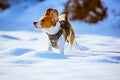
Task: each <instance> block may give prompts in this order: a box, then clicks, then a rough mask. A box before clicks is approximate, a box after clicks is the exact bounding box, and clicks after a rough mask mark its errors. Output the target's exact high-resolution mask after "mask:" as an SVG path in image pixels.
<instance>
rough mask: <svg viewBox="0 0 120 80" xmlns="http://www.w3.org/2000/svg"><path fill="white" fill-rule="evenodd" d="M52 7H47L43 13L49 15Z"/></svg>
mask: <svg viewBox="0 0 120 80" xmlns="http://www.w3.org/2000/svg"><path fill="white" fill-rule="evenodd" d="M52 10H53V9H52V8H48V9H47V10H46V12H45V15H50V12H51V11H52Z"/></svg>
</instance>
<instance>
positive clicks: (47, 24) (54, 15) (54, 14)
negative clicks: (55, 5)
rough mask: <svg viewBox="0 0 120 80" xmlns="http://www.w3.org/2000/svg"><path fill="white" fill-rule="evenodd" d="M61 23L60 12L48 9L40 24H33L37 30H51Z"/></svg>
mask: <svg viewBox="0 0 120 80" xmlns="http://www.w3.org/2000/svg"><path fill="white" fill-rule="evenodd" d="M58 21H59V18H58V11H57V10H56V9H51V8H49V9H47V10H46V12H45V14H44V16H43V17H42V18H40V20H39V21H38V22H33V24H34V27H35V28H36V29H41V28H51V27H54V26H55V25H56V23H57V22H58Z"/></svg>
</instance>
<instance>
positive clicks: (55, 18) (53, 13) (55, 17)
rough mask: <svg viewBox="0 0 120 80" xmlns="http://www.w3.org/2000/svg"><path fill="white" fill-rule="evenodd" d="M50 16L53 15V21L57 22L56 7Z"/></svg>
mask: <svg viewBox="0 0 120 80" xmlns="http://www.w3.org/2000/svg"><path fill="white" fill-rule="evenodd" d="M50 16H51V17H52V22H57V21H58V20H59V19H58V11H57V10H56V9H54V10H52V11H51V12H50Z"/></svg>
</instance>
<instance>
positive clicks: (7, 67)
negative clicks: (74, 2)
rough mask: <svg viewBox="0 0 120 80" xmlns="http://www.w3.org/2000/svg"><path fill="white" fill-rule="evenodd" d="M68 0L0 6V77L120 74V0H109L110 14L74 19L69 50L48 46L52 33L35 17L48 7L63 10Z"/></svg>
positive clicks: (67, 78) (75, 79) (67, 79)
mask: <svg viewBox="0 0 120 80" xmlns="http://www.w3.org/2000/svg"><path fill="white" fill-rule="evenodd" d="M65 2H66V1H64V0H52V1H51V0H46V1H45V2H42V3H37V2H36V1H33V2H32V3H31V2H22V3H18V4H15V5H14V4H12V7H11V8H9V9H7V10H6V11H3V12H0V80H120V23H119V22H120V16H117V17H115V16H114V15H113V14H112V10H113V9H115V10H116V14H118V13H119V14H120V11H119V10H120V8H119V3H120V1H119V0H109V1H107V0H106V1H104V0H103V2H104V5H105V6H107V7H108V17H107V18H106V19H105V20H104V21H101V22H99V23H98V24H95V25H93V24H86V23H83V22H80V21H70V22H71V24H72V26H73V28H74V30H75V33H76V41H77V43H78V44H79V46H80V48H82V50H83V51H81V50H80V49H79V46H78V44H76V43H75V44H74V46H73V49H70V48H69V45H68V44H66V45H65V54H64V55H62V54H60V53H59V51H57V50H53V51H52V52H50V51H47V46H48V45H47V36H46V33H45V32H44V31H42V30H39V31H37V30H35V29H34V28H33V22H34V21H36V20H38V19H39V17H41V16H42V15H43V13H44V12H45V10H46V9H47V8H49V7H51V8H55V9H58V10H59V12H60V13H61V12H62V10H63V3H65Z"/></svg>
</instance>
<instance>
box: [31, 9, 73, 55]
mask: <svg viewBox="0 0 120 80" xmlns="http://www.w3.org/2000/svg"><path fill="white" fill-rule="evenodd" d="M61 20H64V21H67V22H68V20H67V16H66V14H62V15H61V17H59V16H58V11H57V10H56V9H51V8H49V9H47V10H46V12H45V14H44V15H43V17H42V18H40V20H39V21H38V22H33V24H34V27H35V28H36V29H44V30H45V31H46V32H47V33H48V34H50V35H54V34H56V33H58V32H59V30H60V29H61V27H60V23H59V21H61ZM67 28H69V29H68V30H69V33H70V34H69V35H68V34H67V32H66V30H65V29H62V35H61V36H60V37H59V39H58V41H57V45H58V49H59V50H60V53H62V54H64V45H65V42H66V41H67V42H69V43H70V46H72V45H73V43H74V39H75V34H74V30H73V28H72V26H71V25H70V23H69V22H68V27H67ZM66 36H67V38H66ZM48 41H49V43H48V50H49V51H51V50H52V45H51V43H50V40H48Z"/></svg>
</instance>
